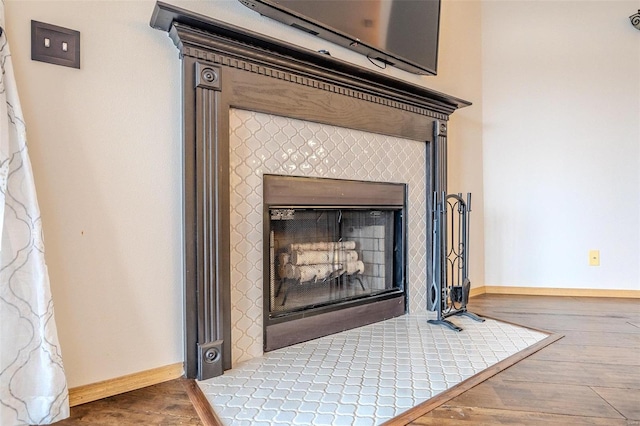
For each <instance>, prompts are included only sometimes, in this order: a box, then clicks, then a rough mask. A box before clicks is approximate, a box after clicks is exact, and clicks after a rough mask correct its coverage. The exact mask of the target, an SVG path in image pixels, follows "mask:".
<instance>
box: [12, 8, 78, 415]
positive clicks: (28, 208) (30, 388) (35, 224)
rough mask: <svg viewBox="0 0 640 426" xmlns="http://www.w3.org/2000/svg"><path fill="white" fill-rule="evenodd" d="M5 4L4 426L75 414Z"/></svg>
mask: <svg viewBox="0 0 640 426" xmlns="http://www.w3.org/2000/svg"><path fill="white" fill-rule="evenodd" d="M4 21H5V19H4V0H3V1H2V5H1V6H0V30H2V34H1V35H0V67H1V68H2V69H1V71H2V75H0V234H1V236H2V238H1V240H0V425H2V426H12V425H23V424H49V423H53V422H56V421H58V420H62V419H64V418H66V417H68V416H69V395H68V390H67V382H66V379H65V375H64V368H63V366H62V357H61V353H60V345H59V344H58V333H57V330H56V324H55V320H54V316H53V303H52V300H51V292H50V289H49V276H48V274H47V266H46V265H45V262H44V244H43V238H42V220H41V218H40V210H39V208H38V202H37V200H36V192H35V186H34V182H33V174H32V171H31V163H30V161H29V155H28V152H27V145H26V142H27V140H26V133H25V124H24V120H23V118H22V112H21V109H20V102H19V100H18V93H17V88H16V83H15V80H14V74H13V66H12V62H11V54H10V52H9V45H8V43H7V37H6V33H5V32H4V30H3V29H4V28H5V22H4Z"/></svg>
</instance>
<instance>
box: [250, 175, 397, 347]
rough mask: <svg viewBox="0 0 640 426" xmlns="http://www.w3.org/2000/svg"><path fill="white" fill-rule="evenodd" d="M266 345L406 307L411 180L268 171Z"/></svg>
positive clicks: (282, 343) (324, 332) (315, 334)
mask: <svg viewBox="0 0 640 426" xmlns="http://www.w3.org/2000/svg"><path fill="white" fill-rule="evenodd" d="M264 192H265V193H264V224H265V228H264V235H265V238H264V240H265V245H264V249H265V250H264V256H263V259H264V262H265V267H264V271H265V273H264V280H263V282H264V284H263V287H264V299H263V300H264V349H265V351H269V350H273V349H277V348H280V347H283V346H288V345H291V344H295V343H299V342H302V341H305V340H310V339H313V338H316V337H321V336H323V335H327V334H331V333H335V332H339V331H343V330H346V329H349V328H354V327H359V326H361V325H365V324H369V323H373V322H376V321H382V320H385V319H388V318H391V317H394V316H398V315H402V314H404V313H405V312H406V283H405V277H406V262H405V258H406V250H405V247H406V221H405V216H406V199H407V197H406V185H404V184H398V183H383V182H363V181H352V180H337V179H320V178H308V177H291V176H277V175H265V176H264Z"/></svg>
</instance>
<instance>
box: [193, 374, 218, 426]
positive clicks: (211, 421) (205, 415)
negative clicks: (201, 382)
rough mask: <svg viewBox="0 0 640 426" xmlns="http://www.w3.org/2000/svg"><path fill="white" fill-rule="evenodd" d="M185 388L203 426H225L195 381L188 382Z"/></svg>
mask: <svg viewBox="0 0 640 426" xmlns="http://www.w3.org/2000/svg"><path fill="white" fill-rule="evenodd" d="M184 388H185V390H186V391H187V395H189V400H190V401H191V404H192V405H193V408H194V409H195V410H196V413H198V417H200V421H201V422H202V424H203V425H205V426H224V423H222V421H221V420H220V419H219V418H218V416H217V415H216V413H215V411H213V407H211V404H210V403H209V400H207V397H206V396H205V395H204V393H202V389H200V386H198V384H197V383H196V381H195V380H193V379H191V380H188V381H187V382H186V383H184Z"/></svg>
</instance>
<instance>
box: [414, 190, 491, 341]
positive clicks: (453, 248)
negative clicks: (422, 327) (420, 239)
mask: <svg viewBox="0 0 640 426" xmlns="http://www.w3.org/2000/svg"><path fill="white" fill-rule="evenodd" d="M432 205H433V211H432V213H433V239H432V251H431V253H432V262H433V263H432V266H433V269H432V270H433V277H432V278H433V279H432V281H431V283H430V285H429V286H428V294H427V308H428V309H429V310H430V311H436V312H437V313H438V318H437V319H433V320H429V321H428V322H429V323H431V324H437V325H444V326H446V327H448V328H450V329H452V330H455V331H462V328H461V327H459V326H457V325H456V324H454V323H453V322H451V321H449V320H447V319H446V318H448V317H451V316H454V315H464V316H467V317H469V318H472V319H474V320H476V321H480V322H483V321H484V318H481V317H479V316H478V315H476V314H474V313H471V312H469V311H468V310H467V303H468V302H469V292H470V291H471V281H469V226H470V222H469V213H470V212H471V194H470V193H467V200H466V202H465V200H464V199H463V198H462V194H449V195H447V194H446V193H445V192H442V193H440V194H439V193H438V192H434V193H433V204H432Z"/></svg>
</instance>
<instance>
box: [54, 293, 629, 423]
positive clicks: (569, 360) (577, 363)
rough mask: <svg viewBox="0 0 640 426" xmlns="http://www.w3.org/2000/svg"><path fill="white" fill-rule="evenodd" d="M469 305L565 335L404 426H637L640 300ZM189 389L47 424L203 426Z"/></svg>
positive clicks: (76, 412)
mask: <svg viewBox="0 0 640 426" xmlns="http://www.w3.org/2000/svg"><path fill="white" fill-rule="evenodd" d="M469 307H470V310H471V311H473V312H476V313H478V314H481V315H483V314H484V315H487V316H491V317H494V318H498V319H502V320H505V321H511V322H514V323H516V324H522V325H527V326H531V327H535V328H540V329H544V330H548V331H552V332H557V333H560V334H563V335H564V336H565V337H564V338H562V339H560V340H558V341H556V342H555V343H553V344H551V345H550V346H547V347H545V348H543V349H541V350H540V351H539V352H536V353H535V354H533V355H531V356H530V357H528V358H526V359H524V360H523V361H520V362H519V363H518V364H516V365H514V366H512V367H510V368H508V369H506V370H504V371H502V372H501V373H498V374H497V375H495V376H494V377H492V378H490V379H488V380H486V381H484V382H482V383H480V384H479V385H477V386H475V387H473V388H472V389H470V390H468V391H466V392H464V393H462V394H460V395H459V396H457V397H455V398H453V399H450V400H448V401H447V402H446V403H444V404H443V405H440V406H439V407H437V408H435V409H433V410H432V411H430V412H429V413H427V414H425V415H423V416H421V417H419V418H417V419H413V420H412V421H410V422H408V423H407V422H404V423H403V424H410V425H444V426H446V425H454V424H455V425H460V424H463V425H515V424H518V425H539V424H550V425H560V424H562V425H581V424H589V425H640V300H638V299H599V298H580V297H555V296H511V295H488V294H485V295H481V296H476V297H474V298H472V299H471V301H470V304H469ZM454 321H455V319H454ZM192 384H193V383H192V382H190V381H188V380H186V379H179V380H174V381H171V382H167V383H163V384H160V385H156V386H151V387H148V388H145V389H140V390H137V391H134V392H129V393H126V394H122V395H118V396H115V397H111V398H106V399H104V400H101V401H96V402H92V403H89V404H84V405H80V406H78V407H73V408H72V409H71V414H72V415H71V418H69V419H67V420H64V421H62V422H58V423H56V425H61V426H66V425H105V426H106V425H202V424H205V425H208V424H211V421H212V420H211V417H209V418H207V417H203V418H204V421H203V420H201V419H199V418H198V412H199V413H200V414H201V415H203V416H206V415H207V413H206V412H204V413H203V408H202V401H200V402H198V400H197V397H195V398H194V390H193V386H191V385H192ZM190 389H191V390H190ZM196 390H197V389H196ZM190 396H191V397H192V398H194V399H193V401H194V403H195V404H196V407H198V408H199V409H198V411H196V409H195V408H194V406H193V405H192V402H191V401H192V400H191V399H190Z"/></svg>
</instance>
